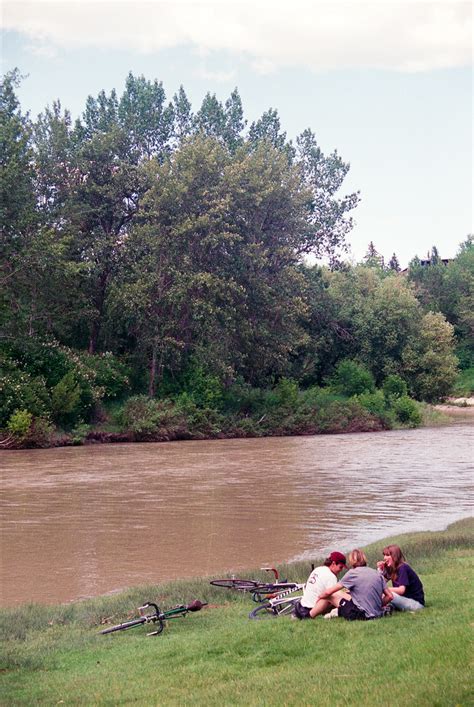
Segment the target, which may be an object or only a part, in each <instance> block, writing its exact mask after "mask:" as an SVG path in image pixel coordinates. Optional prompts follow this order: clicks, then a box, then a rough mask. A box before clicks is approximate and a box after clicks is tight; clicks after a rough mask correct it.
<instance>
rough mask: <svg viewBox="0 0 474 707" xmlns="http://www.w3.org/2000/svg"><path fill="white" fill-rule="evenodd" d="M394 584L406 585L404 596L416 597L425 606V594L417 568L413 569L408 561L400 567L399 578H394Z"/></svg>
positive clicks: (408, 597) (397, 585)
mask: <svg viewBox="0 0 474 707" xmlns="http://www.w3.org/2000/svg"><path fill="white" fill-rule="evenodd" d="M392 584H393V586H394V587H405V594H404V595H403V596H404V597H406V598H407V599H414V600H415V601H418V602H420V604H423V606H424V605H425V594H424V592H423V585H422V583H421V580H420V578H419V577H418V575H417V573H416V572H415V570H412V568H411V567H410V565H407V563H406V562H404V563H403V564H401V565H400V567H399V568H398V570H397V578H396V579H394V580H393V582H392Z"/></svg>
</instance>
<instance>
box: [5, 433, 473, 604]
mask: <svg viewBox="0 0 474 707" xmlns="http://www.w3.org/2000/svg"><path fill="white" fill-rule="evenodd" d="M473 430H474V428H473V426H472V425H469V424H454V425H452V426H448V427H442V428H436V429H435V428H432V429H420V430H406V431H391V432H383V433H375V434H351V435H333V436H314V437H284V438H267V439H244V440H219V441H203V442H172V443H164V444H120V445H97V446H87V447H74V448H70V447H69V448H59V449H49V450H31V451H6V452H2V453H0V465H1V467H2V508H3V510H2V514H1V521H0V529H1V551H2V555H1V564H2V579H1V604H2V605H3V606H13V605H16V604H21V603H24V602H30V601H32V602H40V603H56V602H67V601H71V600H75V599H81V598H85V597H90V596H96V595H99V594H105V593H108V592H113V591H118V590H120V589H122V588H125V587H127V586H133V585H138V584H147V583H157V582H160V581H164V580H168V579H174V578H179V577H191V576H197V575H206V576H208V575H213V576H219V575H221V574H222V573H224V572H227V571H230V572H238V571H239V570H241V569H242V568H247V567H259V566H262V565H264V564H278V563H279V562H282V561H286V560H291V559H301V558H304V559H306V558H307V559H308V565H309V562H310V561H311V560H312V559H314V558H317V557H320V556H321V555H322V554H323V553H324V552H326V551H327V550H328V549H334V548H337V549H343V550H347V549H349V548H350V547H353V546H356V545H361V544H364V543H366V542H369V541H371V540H375V539H379V538H383V537H385V536H387V535H389V534H392V533H399V532H408V531H411V530H417V529H433V530H434V529H440V528H442V527H445V526H446V525H447V524H448V523H450V522H452V521H454V520H456V519H458V518H461V517H465V516H467V515H469V514H471V513H472V494H471V491H472V486H471V483H472V472H473V468H474V464H473V454H472V450H473V445H472V442H473V437H474V435H473Z"/></svg>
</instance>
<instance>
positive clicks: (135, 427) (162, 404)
mask: <svg viewBox="0 0 474 707" xmlns="http://www.w3.org/2000/svg"><path fill="white" fill-rule="evenodd" d="M118 417H119V423H120V424H121V425H122V426H123V427H124V428H125V429H126V430H129V431H130V432H133V433H135V434H136V435H138V436H139V437H140V438H146V437H149V436H153V434H154V433H156V432H157V430H158V429H159V428H160V427H167V426H168V425H170V424H172V423H175V422H176V421H177V419H176V418H177V410H176V408H175V406H174V405H173V403H172V401H171V400H155V399H154V398H149V397H148V396H146V395H134V396H133V397H131V398H129V399H128V400H127V402H126V403H125V405H124V406H123V408H122V411H121V413H120V414H119V416H118Z"/></svg>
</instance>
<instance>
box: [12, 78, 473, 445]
mask: <svg viewBox="0 0 474 707" xmlns="http://www.w3.org/2000/svg"><path fill="white" fill-rule="evenodd" d="M19 81H20V77H19V74H18V72H17V71H13V72H10V73H9V74H7V75H6V76H5V77H4V79H3V81H2V85H1V139H2V165H1V166H2V193H1V216H2V241H1V249H2V261H1V262H2V264H1V271H0V278H1V295H0V298H1V310H0V323H1V328H2V337H1V339H0V362H1V372H0V428H3V429H4V430H5V431H6V433H7V439H8V440H10V439H14V440H15V441H16V442H17V443H18V442H21V443H23V444H26V445H30V444H34V443H35V440H36V443H38V444H44V443H47V440H48V439H49V437H48V435H49V434H50V432H51V429H53V426H54V427H55V428H56V429H62V430H66V431H68V434H69V435H70V436H69V437H68V439H69V440H71V439H72V440H73V441H77V442H80V441H81V440H82V439H83V438H84V436H85V435H86V434H87V433H88V428H87V427H85V423H87V424H90V423H93V424H96V425H99V426H100V425H102V430H103V431H109V432H114V433H117V434H120V433H126V434H128V435H129V436H131V437H132V438H134V439H157V438H185V437H187V436H206V435H207V436H209V435H210V436H213V435H229V434H272V433H275V434H278V433H287V432H311V431H312V432H315V431H326V430H329V431H335V430H344V429H356V428H360V429H362V428H363V429H375V428H377V426H380V425H382V426H390V425H391V424H394V423H395V422H396V421H397V420H398V422H403V423H408V424H415V423H416V421H417V420H418V417H419V413H418V410H417V408H416V405H415V404H414V403H412V401H410V399H409V398H408V397H407V395H411V396H412V397H415V398H417V399H419V400H428V401H432V400H436V399H439V398H441V397H443V396H445V395H446V394H448V393H449V392H450V390H451V388H452V385H453V382H454V380H455V378H456V369H457V365H458V359H457V358H456V357H455V355H454V349H455V347H457V349H456V350H457V353H458V356H459V359H460V360H461V364H462V365H463V366H464V367H467V366H469V365H470V364H472V359H471V358H470V356H471V355H472V354H471V353H470V352H471V351H472V337H473V321H472V311H473V307H472V281H473V262H472V258H473V256H472V241H471V240H468V241H466V243H464V244H463V245H462V247H461V250H460V253H459V255H458V256H457V258H456V260H455V261H454V262H453V263H450V264H449V265H448V266H446V265H445V264H444V263H442V261H440V260H439V257H438V256H437V253H436V252H435V249H434V251H433V252H434V256H433V262H432V263H431V267H429V268H427V267H422V266H421V264H420V263H419V262H418V263H417V262H416V261H414V262H413V263H412V264H411V266H410V270H409V273H408V277H404V276H403V275H402V274H400V273H399V270H400V268H399V265H398V260H397V258H396V255H395V253H394V254H393V256H392V258H391V260H390V263H389V265H388V267H385V265H384V262H383V258H381V256H379V254H378V253H377V251H376V250H375V246H374V245H373V244H372V243H371V244H370V246H369V250H368V253H367V257H366V258H365V260H364V262H363V263H361V264H359V265H349V264H347V263H344V262H343V254H344V251H345V248H346V240H345V239H346V236H347V234H348V232H349V230H350V228H351V216H350V214H351V211H352V210H353V209H354V208H355V207H356V205H357V202H358V199H359V197H358V194H356V193H353V194H347V195H343V196H341V195H340V190H341V187H342V184H343V181H344V178H345V176H346V174H347V172H348V169H349V166H348V164H346V163H344V162H343V161H342V159H341V158H340V157H339V155H338V154H337V152H334V153H332V154H330V155H324V154H323V153H322V151H321V149H320V148H319V146H318V144H317V142H316V139H315V136H314V135H313V133H312V132H311V131H310V130H305V131H304V132H303V133H302V134H301V135H300V136H299V137H298V138H297V139H296V141H295V144H293V143H292V142H291V141H289V140H287V137H286V134H285V133H284V132H282V131H281V127H280V121H279V117H278V114H277V112H276V111H275V110H269V111H267V112H266V113H264V114H263V115H262V117H261V118H260V119H259V120H257V121H255V122H254V123H252V124H251V125H250V126H249V127H248V128H247V122H246V121H245V119H244V114H243V108H242V104H241V100H240V97H239V94H238V91H237V90H235V91H234V92H233V93H232V94H231V96H230V97H229V99H228V100H227V101H226V102H225V104H222V103H220V102H219V101H218V100H217V98H216V97H215V96H213V95H210V94H208V95H207V96H206V97H205V98H204V100H203V103H202V105H201V107H200V109H199V110H198V111H197V112H196V113H193V111H192V108H191V104H190V102H189V101H188V99H187V96H186V94H185V91H184V89H183V88H182V87H181V88H180V90H179V92H178V93H177V94H176V95H175V96H174V97H173V99H172V100H171V101H168V102H167V100H166V96H165V92H164V90H163V86H162V84H161V83H158V82H157V81H154V82H150V81H147V80H146V79H145V78H144V77H134V76H133V75H132V74H130V75H129V76H128V78H127V80H126V83H125V89H124V92H123V94H122V95H121V96H120V97H119V96H118V95H117V94H116V93H115V91H112V92H111V93H110V95H106V94H105V92H103V91H102V92H101V93H100V94H99V95H98V96H97V98H93V97H89V98H88V100H87V102H86V106H85V109H84V112H83V114H82V116H81V117H80V118H79V119H78V120H76V122H75V123H74V124H73V121H72V120H71V117H70V115H69V113H68V111H67V110H63V109H62V107H61V104H60V103H59V102H57V103H55V104H54V105H53V106H52V107H48V108H46V109H45V111H44V112H43V113H42V114H41V115H39V116H38V118H37V120H36V121H32V120H31V119H30V117H29V116H28V115H25V114H23V113H22V111H21V107H20V105H19V102H18V99H17V97H16V93H15V90H16V88H17V86H18V83H19ZM307 255H312V256H313V262H314V258H322V257H324V258H325V259H326V262H327V263H328V266H326V267H320V266H318V265H309V264H308V260H307V258H306V256H307ZM390 381H391V383H390ZM394 381H398V383H397V382H395V383H394ZM384 386H385V387H384ZM382 387H384V391H385V392H382V390H381V388H382ZM323 389H324V391H323ZM387 391H388V392H387ZM397 391H398V392H397ZM400 391H401V392H400ZM407 401H408V402H407ZM410 404H411V407H410ZM413 406H415V407H413ZM397 411H398V412H397ZM45 440H46V441H45Z"/></svg>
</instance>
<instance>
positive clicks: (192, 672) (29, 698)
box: [0, 519, 474, 705]
mask: <svg viewBox="0 0 474 707" xmlns="http://www.w3.org/2000/svg"><path fill="white" fill-rule="evenodd" d="M391 540H393V541H395V542H399V544H401V546H402V547H403V549H404V550H405V552H406V554H407V556H408V558H409V561H410V562H411V563H412V564H413V565H414V567H415V568H416V569H417V570H418V571H419V573H420V575H421V577H422V580H423V582H424V585H425V590H426V595H427V607H426V609H425V611H423V612H420V613H418V614H411V613H407V614H397V615H394V616H392V617H391V618H387V619H384V620H381V621H374V622H368V623H354V624H352V623H348V622H344V621H343V620H340V619H338V620H333V621H324V620H323V619H318V620H316V621H307V622H296V621H290V620H289V619H285V618H281V619H278V620H275V621H270V622H260V623H259V622H252V621H249V620H248V618H247V615H248V612H249V610H250V609H251V608H252V603H251V601H249V599H248V597H247V598H245V597H240V596H238V595H236V594H233V593H230V592H227V591H226V590H220V589H217V588H213V587H210V585H209V584H208V581H207V580H206V579H202V580H192V581H189V582H175V583H172V584H167V585H160V586H155V587H142V588H136V589H133V590H130V591H128V592H126V593H124V594H121V595H117V596H111V597H101V598H98V599H95V600H91V601H87V602H78V603H76V604H71V605H67V606H60V607H39V606H33V605H31V606H23V607H20V608H18V609H14V610H3V611H2V612H1V614H0V621H1V623H0V627H1V633H2V638H3V658H2V665H1V670H2V672H1V683H2V691H3V700H2V701H3V704H9V705H14V704H28V705H32V704H84V705H92V704H94V705H117V704H131V703H136V704H143V705H156V704H170V705H173V704H179V705H183V704H189V705H204V704H206V705H209V704H210V705H214V704H215V705H217V704H242V705H244V704H245V705H263V704H272V705H302V704H304V705H306V704H308V705H309V704H313V705H314V704H317V705H335V704H343V703H347V702H350V703H351V704H369V705H382V704H384V705H385V704H387V703H389V702H391V701H393V700H396V702H397V704H401V705H467V704H469V703H470V702H471V699H472V694H470V692H469V690H470V684H469V673H468V649H467V646H468V640H469V636H468V633H469V600H470V599H472V579H473V561H472V547H473V545H474V522H473V520H472V519H471V520H465V521H461V522H458V523H455V524H453V525H451V526H450V527H449V528H448V529H447V530H445V531H442V532H435V533H429V532H424V533H416V534H412V535H405V536H401V537H399V538H391ZM383 544H384V543H383V542H379V543H376V544H374V545H371V546H369V547H368V548H367V551H368V555H369V558H370V561H371V563H373V562H374V561H375V559H376V557H378V556H379V554H380V549H381V547H383ZM285 570H287V572H288V575H289V576H290V577H291V578H296V579H305V578H306V575H307V573H308V570H309V566H308V563H298V564H294V565H291V566H289V567H287V568H284V571H285ZM250 574H252V576H253V574H254V573H250ZM192 598H200V599H202V600H207V601H209V603H210V606H209V607H208V608H206V609H204V610H203V611H202V612H201V613H199V614H192V615H189V616H188V617H187V618H186V619H184V620H177V621H175V622H174V623H171V624H169V625H168V626H167V627H166V628H165V632H164V633H163V634H162V635H161V636H158V637H152V638H147V637H146V636H145V633H146V629H145V628H143V627H140V628H138V629H134V630H132V631H129V632H127V633H123V634H121V633H119V634H113V635H111V636H100V635H98V630H99V629H100V627H101V625H102V623H103V622H107V621H108V622H111V623H116V622H118V621H120V620H122V619H126V618H127V617H129V616H131V615H133V614H134V611H133V609H134V607H136V606H138V605H139V604H141V603H143V602H144V601H145V600H147V599H151V600H158V602H159V603H160V604H161V605H162V606H163V607H169V606H172V605H173V604H174V603H178V602H182V601H189V600H190V599H192ZM471 621H472V617H471Z"/></svg>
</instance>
